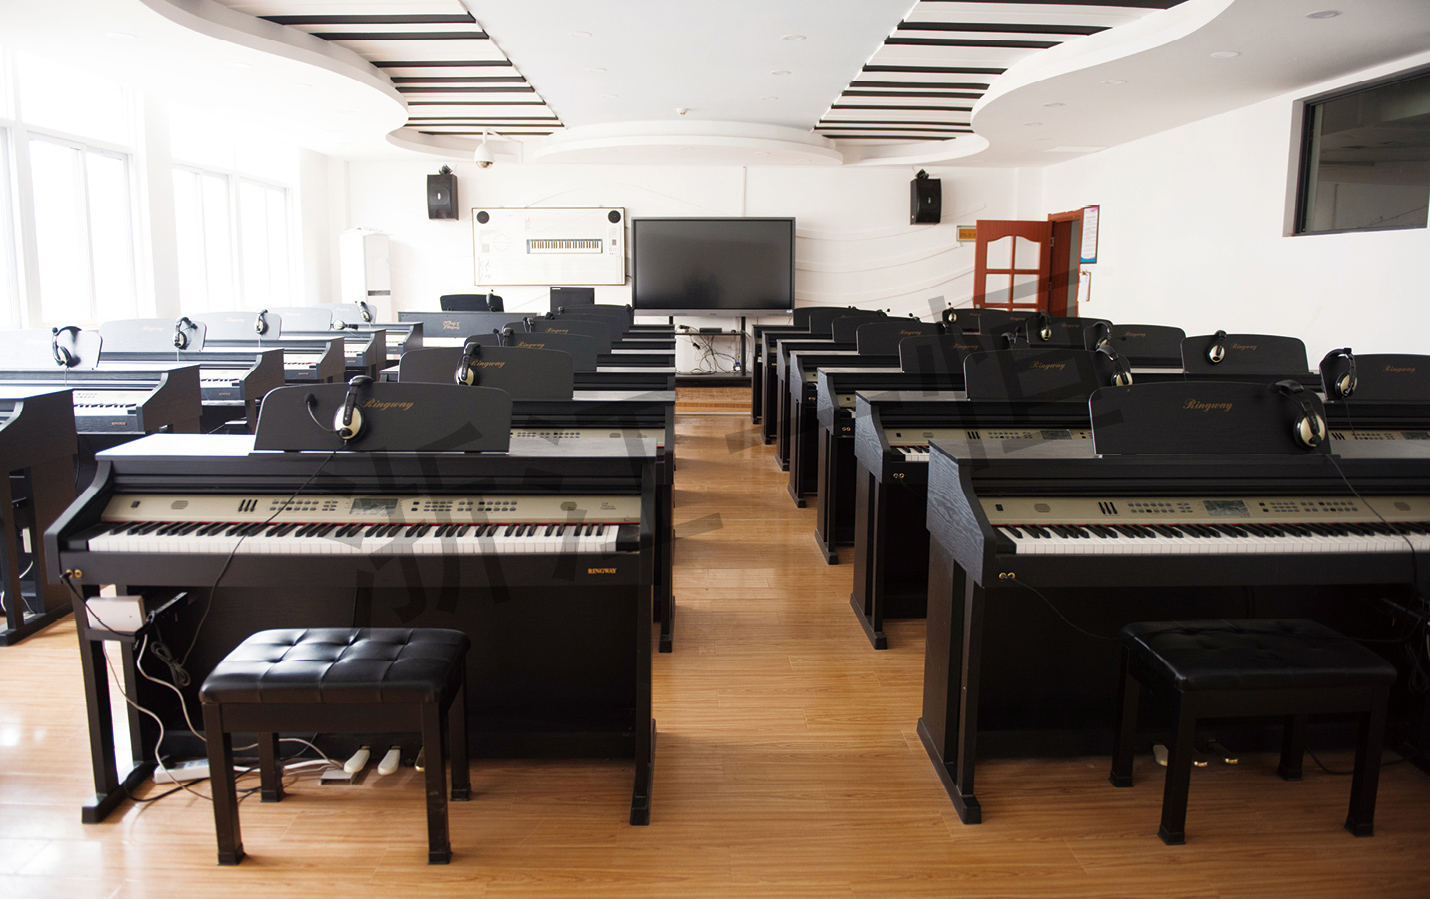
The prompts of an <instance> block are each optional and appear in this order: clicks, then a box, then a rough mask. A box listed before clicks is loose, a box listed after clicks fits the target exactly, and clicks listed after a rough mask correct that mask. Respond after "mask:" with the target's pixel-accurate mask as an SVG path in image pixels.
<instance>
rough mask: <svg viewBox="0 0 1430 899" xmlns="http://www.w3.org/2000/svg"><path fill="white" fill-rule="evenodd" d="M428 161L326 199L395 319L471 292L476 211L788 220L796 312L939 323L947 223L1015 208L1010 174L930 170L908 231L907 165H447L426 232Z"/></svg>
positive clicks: (948, 266) (949, 236) (959, 281)
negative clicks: (825, 310)
mask: <svg viewBox="0 0 1430 899" xmlns="http://www.w3.org/2000/svg"><path fill="white" fill-rule="evenodd" d="M439 164H440V163H439V162H438V161H436V160H431V161H428V160H420V159H414V160H395V161H394V160H383V161H358V160H352V161H347V162H345V163H342V166H343V167H344V170H345V173H346V174H345V178H344V179H343V181H344V185H343V191H342V196H333V197H330V207H329V208H330V214H329V219H330V223H331V224H332V226H333V228H334V230H335V231H336V230H337V229H341V228H355V227H363V228H370V229H373V230H377V231H383V232H385V233H387V234H388V235H389V237H390V238H391V244H392V294H393V308H394V309H396V310H420V309H435V308H436V306H437V298H438V296H440V295H441V294H444V293H464V292H471V291H472V289H473V285H474V271H473V260H472V223H471V218H470V214H471V209H472V208H473V207H474V206H509V207H522V206H624V207H625V208H626V211H627V215H628V216H629V217H641V216H675V215H688V216H742V215H748V216H794V217H795V219H796V228H797V240H796V248H795V264H796V276H795V293H796V300H797V302H798V303H799V305H825V304H838V305H852V306H859V307H866V308H878V309H888V310H890V311H891V312H893V313H895V314H900V315H904V314H909V313H913V314H915V315H919V316H922V317H924V318H928V317H930V315H931V313H934V312H936V310H935V309H931V308H930V300H931V298H933V297H936V296H940V295H941V296H943V297H944V298H945V299H946V300H948V301H952V302H962V303H964V304H966V303H967V302H968V300H969V297H970V295H971V293H972V280H973V278H972V268H973V245H972V244H971V243H970V244H965V245H964V246H962V247H957V246H955V244H956V241H955V240H954V229H953V226H954V224H955V223H958V222H971V221H972V220H974V219H976V218H980V217H982V218H1007V217H1010V216H1011V215H1012V214H1013V212H1014V204H1015V199H1014V183H1015V180H1016V175H1015V173H1014V172H1013V171H1011V170H996V169H994V170H982V169H970V168H962V169H954V168H946V169H931V170H930V174H931V175H932V176H933V177H936V178H938V177H941V178H942V179H943V192H944V205H943V213H944V214H943V223H942V224H939V225H910V224H909V223H908V221H909V181H910V180H912V178H913V175H914V170H913V169H910V168H906V167H898V168H883V167H878V168H875V167H849V168H832V167H831V168H824V167H815V166H811V167H782V166H765V167H751V168H744V167H740V166H654V165H629V166H626V165H605V166H564V165H516V164H508V163H498V164H497V165H495V166H493V167H491V168H489V169H478V168H477V167H476V166H475V165H473V164H456V165H454V166H453V169H454V170H455V171H456V173H457V177H458V192H457V195H458V201H459V205H460V207H461V210H462V212H461V218H460V219H459V220H456V221H443V220H436V221H433V220H429V219H428V218H427V209H426V200H425V184H426V181H425V178H426V176H427V175H428V174H432V173H434V172H436V171H437V168H438V166H439ZM333 239H334V240H335V237H334V238H333ZM628 249H629V248H628ZM496 292H497V293H499V294H500V295H501V296H502V297H503V298H504V299H505V303H506V308H507V309H508V310H512V311H528V310H532V311H539V312H545V311H546V310H547V308H548V305H547V302H548V301H547V292H546V289H545V288H538V287H499V288H497V289H496ZM596 300H597V302H600V303H616V304H622V305H624V304H626V303H628V302H629V301H630V288H629V286H622V287H598V288H597V289H596ZM938 308H939V309H941V308H942V304H939V306H938ZM689 321H690V323H691V324H693V325H706V326H709V325H718V324H722V323H725V322H724V321H722V320H720V319H714V320H712V319H709V318H698V319H696V318H692V319H690V320H689Z"/></svg>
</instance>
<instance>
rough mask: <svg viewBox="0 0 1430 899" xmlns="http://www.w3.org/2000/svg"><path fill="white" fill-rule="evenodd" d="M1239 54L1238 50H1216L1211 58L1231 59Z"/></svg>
mask: <svg viewBox="0 0 1430 899" xmlns="http://www.w3.org/2000/svg"><path fill="white" fill-rule="evenodd" d="M1240 55H1241V52H1240V51H1238V50H1218V51H1216V52H1215V53H1213V54H1212V59H1232V58H1234V57H1237V56H1240Z"/></svg>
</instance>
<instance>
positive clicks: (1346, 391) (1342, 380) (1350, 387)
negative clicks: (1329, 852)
mask: <svg viewBox="0 0 1430 899" xmlns="http://www.w3.org/2000/svg"><path fill="white" fill-rule="evenodd" d="M1341 356H1344V357H1345V358H1346V362H1347V363H1349V364H1348V366H1347V368H1346V370H1345V373H1344V374H1341V375H1337V376H1336V377H1335V379H1334V380H1332V379H1331V377H1330V367H1331V365H1332V364H1333V363H1334V362H1335V361H1336V359H1338V358H1340V357H1341ZM1321 384H1322V385H1323V386H1324V387H1325V390H1326V396H1328V397H1330V398H1331V399H1333V400H1343V399H1345V398H1346V397H1348V396H1350V395H1351V394H1352V393H1355V391H1356V357H1355V353H1352V352H1351V348H1350V347H1342V348H1341V349H1339V350H1331V351H1330V352H1329V353H1327V354H1326V358H1324V359H1322V360H1321Z"/></svg>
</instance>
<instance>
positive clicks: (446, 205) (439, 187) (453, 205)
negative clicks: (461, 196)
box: [427, 165, 457, 219]
mask: <svg viewBox="0 0 1430 899" xmlns="http://www.w3.org/2000/svg"><path fill="white" fill-rule="evenodd" d="M427 217H428V218H429V219H454V218H456V217H457V176H456V175H454V174H452V170H451V169H449V168H447V167H446V166H445V165H444V166H442V169H441V173H440V174H436V175H428V176H427Z"/></svg>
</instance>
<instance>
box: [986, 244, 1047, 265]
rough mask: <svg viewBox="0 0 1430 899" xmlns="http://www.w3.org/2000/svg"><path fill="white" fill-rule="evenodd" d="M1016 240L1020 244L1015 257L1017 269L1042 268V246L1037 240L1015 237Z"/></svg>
mask: <svg viewBox="0 0 1430 899" xmlns="http://www.w3.org/2000/svg"><path fill="white" fill-rule="evenodd" d="M1014 240H1016V241H1017V242H1018V248H1017V250H1016V251H1015V256H1014V261H1015V262H1016V263H1017V267H1018V268H1020V269H1039V268H1042V253H1041V251H1042V245H1041V244H1039V243H1038V242H1037V241H1036V240H1029V239H1028V238H1026V237H1015V238H1014ZM989 265H992V263H989Z"/></svg>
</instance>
